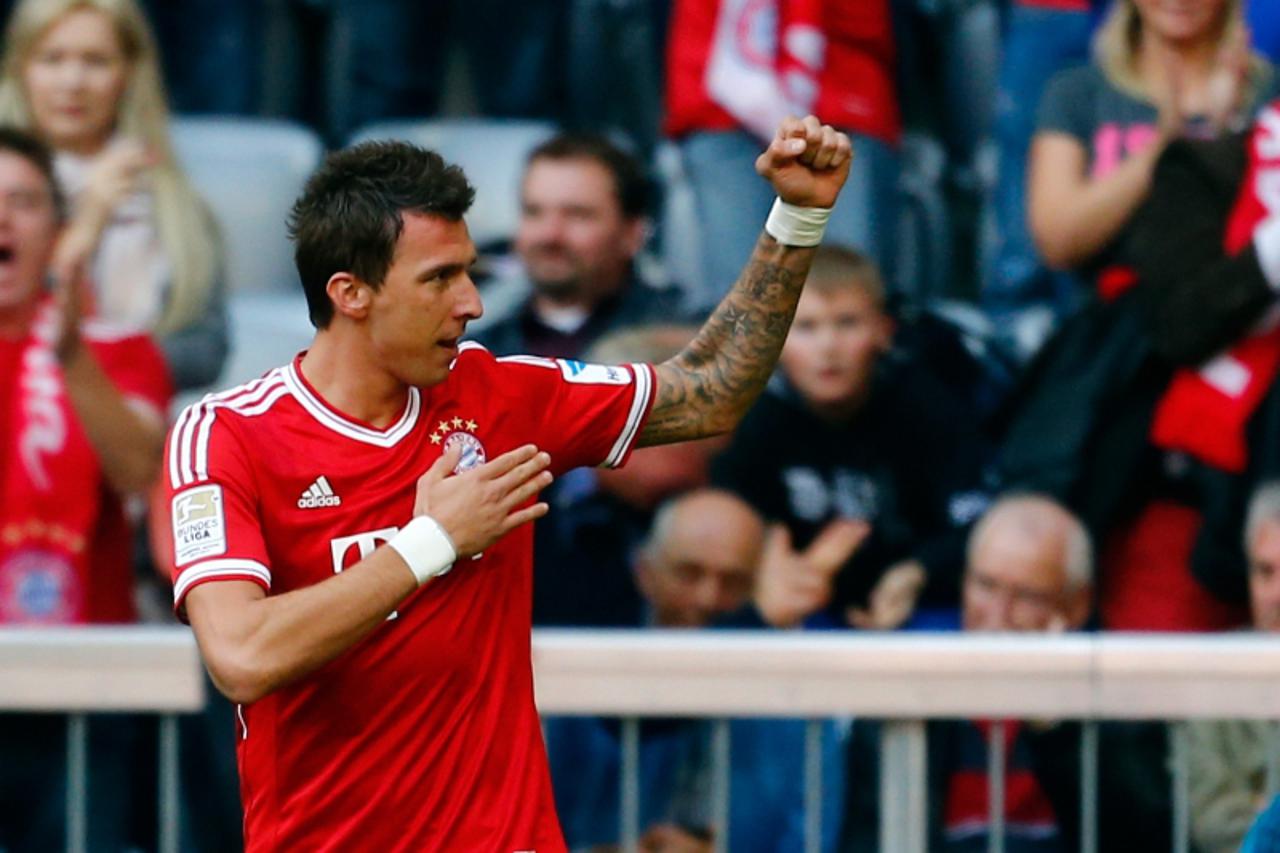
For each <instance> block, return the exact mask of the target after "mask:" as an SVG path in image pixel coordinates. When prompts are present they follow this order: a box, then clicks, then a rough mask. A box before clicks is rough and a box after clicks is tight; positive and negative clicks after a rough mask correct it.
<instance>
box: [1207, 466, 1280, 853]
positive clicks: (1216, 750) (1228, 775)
mask: <svg viewBox="0 0 1280 853" xmlns="http://www.w3.org/2000/svg"><path fill="white" fill-rule="evenodd" d="M1244 547H1245V551H1246V553H1247V554H1248V557H1249V602H1250V605H1251V609H1252V611H1253V629H1254V630H1255V631H1261V632H1265V633H1277V632H1280V482H1277V481H1272V482H1269V483H1266V484H1263V485H1262V486H1261V487H1259V489H1258V490H1257V491H1256V492H1255V493H1254V495H1253V498H1252V500H1251V501H1250V503H1249V514H1248V521H1247V523H1246V525H1245V536H1244ZM1277 734H1280V732H1278V731H1277V728H1276V723H1275V722H1274V721H1271V720H1233V721H1216V720H1191V721H1190V722H1188V723H1187V757H1188V762H1189V764H1188V778H1189V779H1190V789H1189V797H1190V806H1191V837H1192V839H1193V841H1194V842H1195V845H1196V847H1197V849H1199V850H1200V853H1231V851H1236V850H1239V849H1240V844H1241V842H1243V841H1244V837H1245V834H1246V833H1247V832H1248V831H1249V827H1250V825H1251V824H1252V823H1253V821H1254V819H1255V818H1257V816H1258V813H1259V812H1260V811H1261V810H1262V809H1263V808H1264V807H1265V806H1266V804H1267V800H1268V792H1270V791H1271V790H1273V789H1274V784H1273V783H1274V781H1275V780H1272V779H1270V778H1268V772H1269V771H1268V764H1269V763H1270V762H1269V761H1268V756H1270V755H1271V753H1272V744H1273V743H1274V742H1275V739H1276V736H1277Z"/></svg>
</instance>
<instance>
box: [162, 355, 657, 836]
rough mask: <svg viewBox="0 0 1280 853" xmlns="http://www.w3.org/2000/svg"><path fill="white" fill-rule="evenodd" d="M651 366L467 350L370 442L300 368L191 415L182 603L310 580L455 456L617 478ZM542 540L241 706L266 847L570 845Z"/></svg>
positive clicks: (503, 549) (338, 563)
mask: <svg viewBox="0 0 1280 853" xmlns="http://www.w3.org/2000/svg"><path fill="white" fill-rule="evenodd" d="M653 387H654V375H653V371H652V368H650V367H648V366H646V365H631V366H628V367H605V366H601V365H585V364H582V363H580V362H573V361H558V360H550V359H542V358H532V357H523V356H521V357H514V358H501V359H495V358H494V357H493V356H492V355H491V354H490V353H489V352H488V351H487V350H485V349H484V348H482V347H480V346H478V345H475V344H463V346H462V348H461V352H460V353H459V356H458V358H457V360H456V361H455V362H454V364H453V366H452V369H451V372H450V374H449V376H448V378H447V379H446V380H445V381H444V382H442V383H441V384H439V385H436V386H433V387H430V388H421V389H419V388H411V389H410V390H409V399H408V403H407V405H406V407H405V410H404V412H403V414H402V415H401V416H400V418H399V419H398V420H397V421H396V422H395V423H394V424H392V425H391V426H390V427H388V428H386V429H375V428H373V427H372V426H370V425H368V424H364V423H359V422H356V421H353V420H351V419H350V418H348V417H346V416H344V415H343V414H342V413H341V412H338V411H336V410H334V409H333V408H332V407H330V406H329V405H327V404H326V403H325V401H324V400H322V399H321V398H320V396H319V395H318V394H317V393H316V392H315V391H314V390H313V389H311V388H310V387H309V386H308V385H307V382H306V380H305V378H304V377H303V376H302V373H301V370H300V369H299V361H295V362H294V363H293V364H291V365H289V366H287V367H282V368H278V369H276V370H273V371H271V372H270V373H268V374H266V375H265V376H264V377H263V378H261V379H258V380H256V381H254V382H251V383H249V384H248V385H245V386H242V387H240V388H237V389H234V390H231V391H227V392H225V393H222V394H218V395H212V396H210V397H206V398H205V399H204V400H203V401H201V402H200V403H198V404H196V405H194V406H192V407H191V408H189V409H187V410H186V411H185V412H184V413H183V414H182V416H181V417H180V418H179V419H178V421H177V423H176V424H175V425H174V428H173V431H172V433H171V435H170V438H169V453H168V456H167V461H168V478H167V480H168V483H169V490H170V496H171V507H172V512H173V532H174V542H175V545H174V550H175V557H176V570H175V574H174V582H175V585H174V598H175V607H176V608H178V610H179V613H181V610H182V605H183V601H184V599H185V597H186V595H187V594H188V593H189V592H190V591H191V589H192V588H194V587H195V586H198V585H199V584H202V583H206V582H209V581H218V580H228V579H234V580H251V581H253V582H256V583H258V584H260V585H261V586H262V587H263V588H264V589H266V590H267V592H268V593H269V594H276V593H283V592H288V591H289V590H293V589H298V588H300V587H305V586H309V585H311V584H315V583H319V582H321V581H323V580H324V579H325V578H328V577H331V576H332V575H333V574H334V573H335V572H339V571H342V570H343V569H345V568H349V567H351V566H352V565H353V564H355V563H357V562H358V561H359V560H360V559H361V558H362V557H364V556H366V555H368V554H369V553H370V552H371V551H372V550H373V549H374V548H376V547H377V546H379V545H381V544H382V543H384V542H386V541H387V540H388V539H389V538H390V537H391V536H392V535H394V534H395V533H396V532H397V530H398V528H399V527H401V526H402V525H404V524H405V523H407V522H408V521H409V520H410V517H411V514H412V509H413V502H414V487H415V483H416V481H417V479H418V477H419V476H420V475H421V474H422V473H423V472H425V471H426V470H427V468H429V467H430V466H431V464H432V462H434V461H435V460H436V459H437V458H438V457H439V455H440V454H441V453H442V452H443V448H445V447H447V446H451V445H453V444H455V443H458V444H461V445H462V446H463V449H464V455H463V457H462V462H461V463H459V464H460V467H469V466H470V465H474V464H478V463H480V462H483V461H484V460H485V459H491V458H494V457H496V456H498V455H500V454H502V453H505V452H506V451H508V450H512V449H514V448H516V447H519V446H521V445H523V444H527V443H533V444H536V445H537V446H538V447H539V448H541V449H542V450H545V451H547V452H548V453H550V454H551V459H552V470H553V471H556V472H562V471H565V470H568V469H570V468H573V467H576V466H579V465H598V464H605V465H615V466H616V465H620V464H622V463H623V462H624V461H625V460H626V458H627V456H628V454H629V453H630V450H631V446H632V443H633V441H634V439H635V436H636V435H637V434H638V433H639V431H640V429H641V426H642V425H643V423H644V420H645V418H646V417H647V416H648V411H649V407H650V405H651V400H652V389H653ZM532 544H533V533H532V528H531V527H530V526H528V525H526V526H524V527H522V528H520V529H518V530H516V531H514V532H512V533H511V534H509V535H507V536H506V537H505V538H504V539H502V540H501V541H499V542H498V543H496V544H495V545H493V546H492V547H491V548H489V550H487V551H486V552H485V553H484V554H483V556H481V557H480V558H478V559H475V560H462V561H460V563H459V564H458V565H456V566H455V567H454V568H453V570H452V571H450V572H449V573H448V574H446V575H444V576H443V577H441V578H439V579H437V580H435V581H433V582H432V583H431V584H429V585H427V586H426V587H424V588H423V589H422V590H420V591H418V592H417V593H415V594H413V595H412V596H410V597H409V598H408V599H407V600H406V601H405V602H404V603H403V604H402V605H401V607H400V608H399V609H398V610H397V611H396V613H395V614H393V616H392V617H391V618H389V619H388V620H387V622H386V624H385V625H383V626H381V627H380V628H378V629H377V630H376V631H375V632H374V633H373V634H372V635H370V636H369V637H367V638H366V639H365V640H363V641H362V642H360V643H359V644H358V645H356V646H355V647H353V648H352V649H350V650H348V651H347V652H346V653H344V654H343V655H341V656H340V657H338V658H337V659H336V660H334V661H332V662H331V663H329V664H328V665H326V666H324V667H323V668H321V669H320V670H318V671H316V672H315V673H313V674H312V675H310V676H308V677H307V678H305V679H303V680H302V681H300V682H298V683H296V684H293V685H289V686H287V687H284V688H281V689H280V690H277V691H276V692H274V693H272V694H271V695H270V696H267V697H265V698H264V699H261V700H259V701H258V702H255V703H254V704H252V705H250V706H246V707H243V708H242V709H240V721H239V725H238V739H239V742H238V752H239V764H240V774H241V795H242V801H243V804H244V809H245V835H246V844H247V848H248V850H249V851H255V850H276V849H279V850H356V849H358V850H379V851H390V850H406V851H409V850H412V851H428V850H449V851H457V850H477V851H479V850H484V851H504V853H507V852H508V851H532V850H536V851H539V853H547V851H558V850H564V841H563V839H562V836H561V833H560V828H559V824H558V822H557V820H556V817H555V809H554V804H553V801H552V794H551V785H550V778H549V774H548V771H547V763H546V755H545V751H544V748H543V744H542V736H541V730H540V727H539V722H538V716H537V711H536V709H535V708H534V703H533V678H532V666H531V661H530V640H529V636H530V627H531V626H530V617H531V609H532V604H531V601H532V574H533V573H532V552H531V549H532Z"/></svg>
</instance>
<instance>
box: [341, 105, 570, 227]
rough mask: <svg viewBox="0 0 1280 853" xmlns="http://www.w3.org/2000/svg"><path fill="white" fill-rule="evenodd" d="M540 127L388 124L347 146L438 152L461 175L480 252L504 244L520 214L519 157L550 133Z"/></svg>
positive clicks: (493, 122) (491, 122)
mask: <svg viewBox="0 0 1280 853" xmlns="http://www.w3.org/2000/svg"><path fill="white" fill-rule="evenodd" d="M555 130H556V129H555V126H554V125H552V124H548V123H545V122H535V121H514V120H503V119H439V120H432V121H408V120H406V121H388V122H379V123H377V124H371V125H369V126H367V127H364V128H362V129H360V130H359V131H357V132H356V133H355V134H354V135H353V136H352V137H351V140H350V141H351V143H352V144H355V143H357V142H367V141H369V140H371V139H400V140H404V141H406V142H412V143H414V144H415V145H421V146H423V147H424V148H430V149H432V150H433V151H438V152H439V153H440V155H441V156H442V157H444V158H445V159H446V160H448V161H449V162H450V163H456V164H458V165H459V166H461V167H462V170H463V171H464V172H466V173H467V179H468V180H470V181H471V183H472V185H473V186H474V187H475V188H476V202H475V206H474V207H472V209H471V212H470V213H469V214H468V215H467V224H468V225H469V226H470V228H471V239H473V240H475V242H476V245H477V246H479V247H480V248H481V249H482V250H483V249H486V248H492V247H494V246H497V245H501V244H504V243H507V242H509V241H510V240H511V238H512V236H513V235H514V234H515V231H516V223H517V221H518V219H519V215H520V178H521V175H523V173H524V162H525V158H526V157H527V156H528V155H529V152H530V151H532V150H533V149H534V148H535V147H536V146H537V145H538V144H539V143H541V142H543V141H544V140H546V139H547V138H549V137H550V136H551V135H552V134H554V133H555Z"/></svg>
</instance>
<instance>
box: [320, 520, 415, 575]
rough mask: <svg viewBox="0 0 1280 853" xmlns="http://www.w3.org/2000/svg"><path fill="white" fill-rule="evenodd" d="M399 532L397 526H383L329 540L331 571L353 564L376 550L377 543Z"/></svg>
mask: <svg viewBox="0 0 1280 853" xmlns="http://www.w3.org/2000/svg"><path fill="white" fill-rule="evenodd" d="M399 532H400V528H398V527H384V528H382V529H381V530H370V531H369V532H368V533H357V534H356V535H355V536H342V537H339V538H337V539H331V540H329V551H330V553H331V554H333V573H334V574H335V575H336V574H337V573H338V572H340V571H342V570H343V569H345V568H346V567H347V566H354V565H355V564H356V563H358V562H360V561H361V560H363V559H364V558H365V557H367V556H369V555H370V554H372V553H373V552H374V551H375V550H377V548H378V546H379V545H385V544H387V543H388V542H390V541H391V537H392V536H395V535H396V534H397V533H399ZM353 546H354V549H353ZM353 551H354V553H353Z"/></svg>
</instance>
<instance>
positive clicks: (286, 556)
mask: <svg viewBox="0 0 1280 853" xmlns="http://www.w3.org/2000/svg"><path fill="white" fill-rule="evenodd" d="M849 157H850V149H849V141H848V139H847V138H846V137H844V136H843V135H842V134H839V133H837V132H835V131H834V130H832V129H831V128H830V127H826V126H824V125H822V124H821V123H819V122H818V120H817V119H815V118H813V117H807V118H805V119H804V120H797V119H788V120H786V121H785V122H783V123H782V124H781V126H780V127H779V130H778V133H777V135H776V137H775V138H774V139H773V140H772V142H771V143H770V145H769V147H768V149H767V150H766V151H765V152H764V153H763V154H762V155H761V156H760V159H759V160H758V161H757V163H756V167H757V170H758V171H759V172H760V173H761V174H762V175H763V176H764V177H766V178H767V179H768V180H769V181H770V182H771V183H772V184H773V186H774V188H775V189H776V191H777V193H778V196H779V201H778V202H777V204H776V205H775V207H774V210H773V212H772V213H771V214H770V218H769V221H768V223H767V225H766V233H765V234H764V235H762V236H761V237H760V240H759V242H758V243H757V244H756V248H755V251H754V252H753V254H752V256H751V258H750V259H749V261H748V262H747V266H746V268H745V269H744V271H743V273H742V275H741V277H740V278H739V280H738V282H737V283H736V284H735V285H734V287H733V289H732V290H731V291H730V293H729V294H728V295H727V296H726V297H725V299H724V301H723V302H722V303H721V305H720V306H719V307H718V308H717V309H716V311H715V312H714V313H713V314H712V316H711V318H710V319H709V320H708V322H707V323H706V325H705V326H704V328H703V329H702V330H701V332H700V333H699V335H698V336H697V338H695V339H694V341H693V342H691V343H690V345H689V346H688V347H687V348H686V349H685V350H684V351H682V352H681V353H680V354H679V355H677V356H676V357H675V358H673V359H671V360H670V361H667V362H664V363H662V364H659V365H656V366H650V365H626V366H617V367H609V366H603V365H586V364H582V363H579V362H574V361H557V360H550V359H543V358H533V357H527V356H517V357H511V358H503V359H497V358H494V357H493V356H492V355H491V354H490V353H489V352H488V351H487V350H485V349H484V348H482V347H480V346H478V345H476V344H471V343H466V342H461V341H460V338H461V337H462V335H463V333H464V332H465V330H466V325H467V323H468V322H469V321H471V320H473V319H475V318H477V317H479V316H480V313H481V305H480V300H479V296H478V294H477V291H476V288H475V285H474V284H473V283H472V281H471V278H470V276H469V274H468V269H469V267H470V266H471V264H472V263H473V262H474V261H475V258H476V253H475V247H474V246H473V244H472V242H471V239H470V237H469V236H468V233H467V227H466V224H465V222H464V221H463V214H464V213H465V211H466V210H467V208H468V206H469V205H470V203H471V199H472V194H473V193H472V190H471V188H470V187H469V186H468V185H467V182H466V179H465V178H464V176H463V175H462V173H461V171H460V170H459V169H457V168H455V167H449V166H446V165H445V164H444V163H443V161H442V160H441V159H440V158H439V157H438V156H437V155H435V154H432V153H429V152H426V151H422V150H420V149H417V148H414V147H412V146H408V145H404V144H400V143H385V142H384V143H370V144H366V145H362V146H357V147H355V148H351V149H348V150H345V151H340V152H337V153H335V154H333V155H331V156H330V157H329V159H328V160H327V161H326V163H325V165H324V166H322V167H321V169H320V170H319V171H318V172H317V173H316V174H315V175H314V176H313V177H312V178H311V180H310V181H309V182H308V184H307V187H306V189H305V190H304V191H303V195H302V197H301V198H300V199H299V200H298V202H297V203H296V204H295V206H294V210H293V215H292V221H291V230H292V234H293V237H294V240H295V242H296V245H297V255H296V256H297V263H298V271H299V274H300V276H301V279H302V284H303V288H304V290H305V291H306V296H307V301H308V307H309V310H310V313H311V320H312V322H313V324H314V325H315V326H316V329H317V332H316V335H315V340H314V342H313V344H312V346H311V348H310V349H309V350H308V351H306V352H305V353H303V354H301V355H300V356H298V358H297V359H295V360H294V362H293V363H292V364H289V365H286V366H284V367H281V368H278V369H276V370H273V371H271V372H270V373H267V374H266V375H265V376H263V377H262V378H260V379H258V380H256V381H254V382H251V383H249V384H248V385H245V386H242V387H240V388H236V389H234V390H231V391H227V392H224V393H222V394H216V395H211V396H209V397H206V398H205V399H204V400H202V401H201V402H200V403H198V404H196V405H194V406H192V407H190V408H189V409H187V410H186V411H185V412H184V413H183V414H182V415H181V417H180V418H179V419H178V421H177V423H176V424H175V425H174V428H173V430H172V432H171V434H170V438H169V444H168V457H167V465H168V470H167V474H168V476H167V478H166V479H167V481H168V484H169V490H170V500H171V508H172V516H173V518H172V521H173V525H172V526H173V534H174V543H175V544H174V552H175V553H174V558H175V574H174V580H175V584H174V597H175V602H174V603H175V608H176V609H177V612H178V613H179V615H183V616H185V617H187V618H189V620H190V623H191V625H192V627H193V629H194V630H195V634H196V638H197V640H198V641H199V644H200V648H201V652H202V654H203V656H204V660H205V663H206V665H207V666H208V668H209V671H210V673H211V675H212V677H213V679H214V682H215V683H216V684H217V685H218V687H219V689H221V690H222V691H223V692H224V693H226V694H227V696H228V697H230V698H231V699H232V701H234V702H236V703H238V704H239V708H238V717H239V725H238V750H239V763H240V772H241V795H242V801H243V804H244V809H245V834H246V845H247V848H248V850H250V851H257V850H276V849H279V850H313V849H326V850H350V849H359V850H380V851H381V850H412V851H425V850H450V851H528V850H537V851H539V853H547V852H548V851H558V850H563V849H564V841H563V840H562V838H561V833H560V829H559V826H558V825H557V821H556V817H555V809H554V804H553V802H552V795H551V786H550V779H549V776H548V772H547V764H546V756H545V753H544V750H543V745H542V739H541V735H540V732H539V724H538V716H537V711H536V709H535V708H534V703H533V679H532V668H531V664H530V638H529V629H530V601H531V589H530V585H531V576H532V571H531V562H532V560H531V554H530V546H531V542H532V534H531V528H530V527H529V525H528V524H527V522H529V521H531V520H533V519H535V518H537V517H539V516H541V515H542V514H544V513H545V512H546V505H545V504H544V503H540V502H536V494H537V492H538V491H539V490H540V489H542V488H544V487H546V485H547V484H548V483H549V482H550V481H551V476H552V472H556V473H559V472H562V471H565V470H567V469H569V468H572V467H574V466H578V465H601V464H603V465H613V466H616V465H620V464H622V463H623V462H624V461H625V460H626V458H627V456H628V454H629V453H630V451H631V449H632V448H633V447H634V446H638V445H652V444H663V443H668V442H675V441H683V440H687V439H693V438H699V437H702V436H707V435H712V434H715V433H720V432H724V431H726V430H729V429H732V427H733V426H734V424H736V423H737V421H738V420H739V418H740V417H741V415H742V413H743V412H745V411H746V409H747V408H748V407H749V406H750V404H751V402H752V401H753V400H754V399H755V397H756V396H757V395H758V394H759V392H760V390H761V389H762V388H763V387H764V384H765V381H766V380H767V379H768V376H769V373H770V371H771V370H772V369H773V365H774V362H775V360H776V359H777V356H778V352H779V350H780V349H781V348H782V342H783V339H784V338H785V337H786V333H787V328H788V326H789V323H790V319H791V316H792V313H793V312H794V310H795V306H796V301H797V299H798V298H799V295H800V289H801V287H802V285H803V283H804V278H805V274H806V272H807V270H808V267H809V263H810V260H811V259H812V257H813V252H814V249H813V248H812V247H813V246H815V245H817V243H818V242H819V241H820V240H821V236H822V230H823V227H824V225H825V221H826V217H827V215H828V214H829V212H830V208H831V207H832V206H833V205H834V204H835V201H836V196H837V194H838V193H839V190H840V187H841V186H842V185H843V183H844V180H845V178H846V177H847V175H848V171H849Z"/></svg>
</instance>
